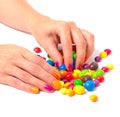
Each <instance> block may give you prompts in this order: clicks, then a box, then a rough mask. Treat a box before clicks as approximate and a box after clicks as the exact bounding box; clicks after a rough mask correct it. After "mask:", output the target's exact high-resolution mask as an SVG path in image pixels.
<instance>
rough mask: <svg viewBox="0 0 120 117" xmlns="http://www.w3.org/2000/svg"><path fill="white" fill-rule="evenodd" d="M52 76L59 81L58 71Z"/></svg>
mask: <svg viewBox="0 0 120 117" xmlns="http://www.w3.org/2000/svg"><path fill="white" fill-rule="evenodd" d="M52 75H53V76H54V77H55V78H56V79H57V80H60V78H61V74H60V72H59V71H58V72H54V73H53V74H52Z"/></svg>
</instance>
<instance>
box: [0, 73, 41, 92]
mask: <svg viewBox="0 0 120 117" xmlns="http://www.w3.org/2000/svg"><path fill="white" fill-rule="evenodd" d="M0 82H1V84H5V85H9V86H12V87H14V88H17V89H19V90H23V91H25V92H28V93H35V94H38V93H39V92H40V90H39V88H37V87H35V86H33V85H30V84H27V83H24V82H23V81H21V80H19V79H17V78H15V77H13V76H9V75H4V78H2V81H0Z"/></svg>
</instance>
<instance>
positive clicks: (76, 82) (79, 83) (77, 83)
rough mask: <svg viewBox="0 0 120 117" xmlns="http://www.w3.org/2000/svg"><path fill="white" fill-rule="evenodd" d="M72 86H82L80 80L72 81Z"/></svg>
mask: <svg viewBox="0 0 120 117" xmlns="http://www.w3.org/2000/svg"><path fill="white" fill-rule="evenodd" d="M74 85H75V86H76V85H83V82H82V81H81V80H80V79H77V80H74Z"/></svg>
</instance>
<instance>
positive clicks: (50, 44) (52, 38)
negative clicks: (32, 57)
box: [31, 16, 94, 69]
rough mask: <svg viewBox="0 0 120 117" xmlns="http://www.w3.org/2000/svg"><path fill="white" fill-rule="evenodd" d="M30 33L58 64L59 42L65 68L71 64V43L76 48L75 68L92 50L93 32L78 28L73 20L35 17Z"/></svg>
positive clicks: (60, 62) (60, 60)
mask: <svg viewBox="0 0 120 117" xmlns="http://www.w3.org/2000/svg"><path fill="white" fill-rule="evenodd" d="M31 33H32V34H33V36H34V37H35V38H36V40H37V41H38V43H39V44H40V45H41V46H42V47H43V48H44V49H45V51H46V52H47V53H48V54H49V55H50V57H52V58H53V60H54V61H55V62H59V64H62V63H63V59H62V56H61V55H60V53H59V51H58V44H59V43H61V45H62V49H63V54H64V62H65V65H66V67H67V69H69V67H68V66H70V65H72V54H71V53H72V44H75V45H76V50H77V51H76V53H77V58H76V68H78V67H79V66H80V65H81V64H82V63H83V62H84V59H85V57H89V56H90V55H91V54H92V52H93V50H94V36H93V34H91V33H90V32H88V31H86V30H83V29H80V28H78V27H77V26H76V24H75V23H74V22H65V21H57V20H52V19H50V18H48V17H44V16H43V18H42V20H41V17H40V18H38V17H37V18H36V19H35V20H34V21H33V23H32V26H31Z"/></svg>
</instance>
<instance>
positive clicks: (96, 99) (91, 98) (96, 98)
mask: <svg viewBox="0 0 120 117" xmlns="http://www.w3.org/2000/svg"><path fill="white" fill-rule="evenodd" d="M90 100H91V101H92V102H96V101H98V97H97V95H91V96H90Z"/></svg>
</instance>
